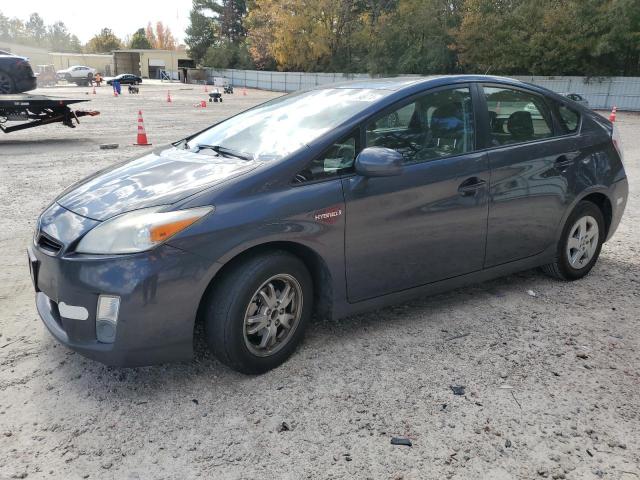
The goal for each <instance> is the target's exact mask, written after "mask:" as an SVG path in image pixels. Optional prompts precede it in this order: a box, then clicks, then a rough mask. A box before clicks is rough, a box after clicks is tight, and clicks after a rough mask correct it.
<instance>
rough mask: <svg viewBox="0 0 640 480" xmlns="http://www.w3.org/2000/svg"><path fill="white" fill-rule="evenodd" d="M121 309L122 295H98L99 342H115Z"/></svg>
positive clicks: (97, 327)
mask: <svg viewBox="0 0 640 480" xmlns="http://www.w3.org/2000/svg"><path fill="white" fill-rule="evenodd" d="M119 309H120V297H114V296H111V295H100V296H99V297H98V310H97V312H96V337H97V338H98V341H99V342H102V343H113V342H115V340H116V327H117V325H118V310H119Z"/></svg>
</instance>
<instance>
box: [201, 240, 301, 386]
mask: <svg viewBox="0 0 640 480" xmlns="http://www.w3.org/2000/svg"><path fill="white" fill-rule="evenodd" d="M312 311H313V282H312V280H311V276H310V275H309V271H308V270H307V268H306V267H305V265H304V263H303V262H302V261H301V260H300V259H298V258H297V257H295V256H293V255H291V254H289V253H287V252H283V251H273V252H270V253H266V254H262V255H259V256H253V257H249V258H247V259H245V260H243V261H241V262H240V263H238V264H237V265H235V266H234V267H233V269H232V270H231V271H230V272H227V273H225V274H223V276H222V277H221V278H220V279H219V280H215V281H214V288H213V290H212V292H211V294H210V295H209V298H208V300H207V304H206V308H205V332H206V339H207V343H208V345H209V348H210V349H211V351H212V352H213V354H214V355H215V356H216V357H217V358H218V359H219V360H220V361H221V362H222V363H224V364H226V365H228V366H229V367H231V368H233V369H234V370H237V371H239V372H242V373H246V374H260V373H264V372H267V371H269V370H271V369H272V368H275V367H277V366H279V365H281V364H282V363H283V362H284V361H285V360H287V358H289V356H291V354H292V353H293V352H294V351H295V349H296V347H297V345H298V344H299V343H300V341H301V340H302V337H303V335H304V330H305V328H306V325H307V323H308V322H309V319H310V317H311V313H312Z"/></svg>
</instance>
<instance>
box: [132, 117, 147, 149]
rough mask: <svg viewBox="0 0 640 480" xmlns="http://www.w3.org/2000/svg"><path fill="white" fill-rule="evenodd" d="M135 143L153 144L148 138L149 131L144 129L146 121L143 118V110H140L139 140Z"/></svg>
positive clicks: (142, 144)
mask: <svg viewBox="0 0 640 480" xmlns="http://www.w3.org/2000/svg"><path fill="white" fill-rule="evenodd" d="M134 145H141V146H144V145H151V144H150V143H149V140H148V139H147V132H146V131H145V129H144V121H143V120H142V110H138V140H137V141H136V143H134Z"/></svg>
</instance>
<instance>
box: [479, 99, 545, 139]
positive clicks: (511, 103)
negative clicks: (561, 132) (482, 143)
mask: <svg viewBox="0 0 640 480" xmlns="http://www.w3.org/2000/svg"><path fill="white" fill-rule="evenodd" d="M483 89H484V95H485V98H486V101H487V107H488V109H489V133H490V143H491V145H492V146H499V145H508V144H511V143H522V142H530V141H534V140H541V139H544V138H549V137H552V136H553V121H552V119H551V113H550V112H549V108H548V107H547V105H546V103H545V101H544V99H543V98H542V97H541V96H539V95H535V94H533V93H528V92H525V91H523V90H517V89H513V88H503V87H500V88H498V87H488V86H484V87H483Z"/></svg>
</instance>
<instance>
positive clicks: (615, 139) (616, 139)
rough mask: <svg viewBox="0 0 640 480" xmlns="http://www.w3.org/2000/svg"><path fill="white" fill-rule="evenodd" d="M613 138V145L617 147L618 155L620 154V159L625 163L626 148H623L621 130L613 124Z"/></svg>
mask: <svg viewBox="0 0 640 480" xmlns="http://www.w3.org/2000/svg"><path fill="white" fill-rule="evenodd" d="M611 140H612V141H613V146H614V147H615V149H616V151H617V152H618V155H620V161H622V162H623V163H624V149H623V148H622V138H621V137H620V131H619V130H618V127H616V126H615V125H614V126H613V132H612V133H611Z"/></svg>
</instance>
